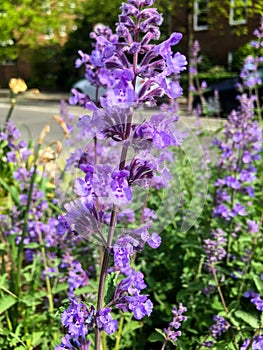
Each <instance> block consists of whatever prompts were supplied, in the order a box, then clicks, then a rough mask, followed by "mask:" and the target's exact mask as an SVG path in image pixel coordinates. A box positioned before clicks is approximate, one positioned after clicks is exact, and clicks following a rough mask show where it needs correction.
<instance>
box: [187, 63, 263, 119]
mask: <svg viewBox="0 0 263 350" xmlns="http://www.w3.org/2000/svg"><path fill="white" fill-rule="evenodd" d="M259 75H260V77H261V78H262V80H263V67H261V68H260V69H259ZM238 83H241V78H240V77H239V76H236V77H233V78H229V79H225V80H222V81H219V82H216V83H214V84H211V85H210V86H208V87H207V89H206V90H205V92H204V93H203V96H204V99H205V101H206V107H207V113H208V114H209V115H220V116H221V117H226V116H228V115H229V113H230V112H231V111H232V110H233V109H237V108H238V106H239V101H238V99H237V97H238V95H240V92H239V91H238V89H237V84H238ZM259 98H260V103H261V106H262V105H263V85H261V86H260V87H259ZM192 107H193V109H194V110H195V109H198V107H201V100H200V97H199V96H198V95H195V96H194V99H193V105H192Z"/></svg>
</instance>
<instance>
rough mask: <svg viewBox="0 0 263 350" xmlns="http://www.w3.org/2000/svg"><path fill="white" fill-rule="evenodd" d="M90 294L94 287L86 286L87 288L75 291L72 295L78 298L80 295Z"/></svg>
mask: <svg viewBox="0 0 263 350" xmlns="http://www.w3.org/2000/svg"><path fill="white" fill-rule="evenodd" d="M90 292H94V287H93V286H92V285H90V284H88V285H87V286H84V287H81V288H77V289H75V291H74V294H75V295H77V296H79V295H81V294H85V293H90Z"/></svg>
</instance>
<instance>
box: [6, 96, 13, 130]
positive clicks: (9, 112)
mask: <svg viewBox="0 0 263 350" xmlns="http://www.w3.org/2000/svg"><path fill="white" fill-rule="evenodd" d="M15 104H16V99H15V98H11V99H10V108H9V111H8V113H7V115H6V118H5V125H6V123H8V122H9V120H10V118H11V116H12V114H13V110H14V108H15ZM4 130H5V129H4Z"/></svg>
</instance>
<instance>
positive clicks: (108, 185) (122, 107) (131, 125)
mask: <svg viewBox="0 0 263 350" xmlns="http://www.w3.org/2000/svg"><path fill="white" fill-rule="evenodd" d="M153 3H154V0H128V1H127V2H125V3H123V4H122V6H121V14H120V16H119V21H118V23H117V25H116V34H114V33H113V32H112V31H111V30H110V29H109V28H107V27H105V26H103V25H97V26H96V27H95V28H94V32H93V33H91V37H92V38H93V39H94V40H95V44H94V48H93V50H92V52H91V54H90V55H88V54H86V53H83V52H82V51H79V55H80V58H78V59H77V61H76V67H77V68H78V67H81V66H83V65H84V67H85V69H86V75H85V77H86V78H87V79H89V80H90V82H91V83H92V84H94V85H95V86H96V87H97V88H99V87H103V88H106V91H105V94H104V96H103V97H101V98H100V107H102V108H99V107H98V106H97V105H96V104H95V103H93V102H92V101H91V99H90V97H89V96H85V95H83V94H80V93H79V92H78V91H76V90H74V91H73V96H72V97H71V98H70V103H72V104H74V105H75V104H79V105H80V106H82V107H84V108H86V109H89V110H90V111H91V112H92V115H91V116H89V115H83V116H82V117H80V119H79V122H78V124H77V126H78V128H79V136H78V140H80V139H84V140H87V142H86V144H85V145H84V148H83V147H82V149H78V150H77V152H76V153H75V154H73V155H72V156H71V157H70V160H69V161H68V163H67V169H69V168H70V166H72V165H73V166H74V167H78V168H79V169H80V170H81V171H82V175H81V176H80V177H78V178H77V179H76V180H75V183H74V193H75V195H76V197H77V198H76V199H74V200H72V201H70V202H68V203H66V204H65V206H64V208H65V214H64V215H63V216H61V217H59V224H58V232H60V234H61V235H65V234H66V232H68V230H71V231H73V232H76V233H78V234H80V235H81V236H82V237H85V238H87V239H89V240H91V239H93V240H94V239H95V240H96V242H99V243H100V244H102V245H103V247H104V257H105V256H107V254H108V252H110V254H112V255H113V258H114V266H113V267H109V266H107V267H106V269H105V267H103V268H104V269H105V271H104V272H105V274H109V273H118V283H117V285H116V287H115V291H114V294H113V297H112V300H110V301H108V302H107V305H102V303H101V302H100V299H103V298H100V293H101V290H99V297H98V305H97V310H96V311H94V313H92V317H91V318H92V324H93V325H94V326H95V327H97V331H101V330H104V331H105V332H107V333H108V334H111V333H113V332H115V331H116V330H117V328H118V323H117V321H116V320H114V319H113V318H112V311H113V308H115V309H120V310H121V311H123V312H131V313H132V314H133V315H134V318H135V319H137V320H141V319H142V318H143V317H144V316H150V314H151V312H152V309H153V304H152V302H151V301H150V299H149V298H148V295H145V294H142V290H144V289H145V288H146V284H145V282H144V276H143V274H142V273H141V272H139V271H136V269H135V268H134V264H132V259H133V258H134V256H135V254H136V253H137V252H139V251H141V250H142V249H143V248H144V246H145V244H148V245H149V246H150V247H152V248H153V249H156V248H158V247H159V245H160V243H161V238H160V236H159V235H158V234H157V233H156V232H150V227H151V221H149V220H150V219H154V218H156V217H155V213H154V211H152V210H149V209H148V208H147V207H144V206H143V205H141V207H143V212H142V213H141V216H140V218H139V220H138V221H139V225H138V226H139V227H137V228H134V227H136V226H135V223H133V229H129V228H127V225H124V223H123V218H124V217H127V215H128V221H133V222H135V217H136V215H135V213H134V212H133V210H132V208H131V207H130V203H131V202H132V200H133V199H134V188H135V186H136V187H140V188H141V189H146V190H147V189H148V188H149V187H151V186H155V187H161V186H164V185H166V184H167V183H168V181H169V180H170V178H171V175H170V173H169V171H168V169H167V167H166V165H165V162H166V161H170V162H171V161H173V157H172V153H171V152H170V151H168V150H167V149H166V148H167V147H169V146H178V145H180V143H181V139H180V137H179V136H178V132H177V130H176V127H175V122H176V121H177V120H178V117H177V116H176V115H175V114H174V113H170V112H169V111H167V110H162V111H161V112H160V113H156V114H154V115H152V116H151V117H150V118H149V120H147V119H146V118H145V116H143V117H141V116H137V114H135V112H134V111H136V113H137V107H138V106H139V105H141V104H143V103H146V102H147V103H148V104H149V105H155V104H156V100H157V98H158V97H160V96H163V95H164V94H166V95H167V96H168V97H170V98H177V97H179V96H181V94H182V88H181V86H180V84H179V74H180V72H181V71H183V70H185V69H186V63H187V62H186V58H185V56H183V55H182V54H180V53H179V52H174V51H173V50H172V47H173V46H175V45H177V44H178V43H179V41H180V40H181V38H182V34H180V33H173V34H172V35H171V36H170V38H168V39H167V40H166V41H164V42H162V43H159V44H158V45H155V44H154V43H152V41H154V40H158V39H159V37H160V31H159V26H160V25H161V23H162V15H161V14H159V13H158V11H157V9H156V8H150V6H151V5H152V4H153ZM168 78H169V79H168ZM130 153H131V154H132V156H130V155H129V154H130ZM141 204H143V203H141ZM119 223H121V228H120V227H119V226H118V224H119ZM112 231H114V232H112ZM113 237H114V239H115V242H114V241H113ZM70 264H71V265H72V271H71V273H70V276H69V277H70V278H69V284H70V290H69V293H70V296H71V298H73V297H74V290H75V288H77V287H79V284H80V283H82V285H83V282H84V283H85V278H84V279H83V277H85V274H83V270H82V268H81V266H80V265H79V264H78V262H76V261H74V260H72V261H70ZM103 275H104V273H102V272H101V276H100V278H101V280H100V282H102V283H100V285H103V280H102V278H103V277H102V276H103ZM102 294H103V293H102ZM72 300H73V299H72ZM72 302H73V303H77V300H76V299H75V298H74V300H73V301H72ZM72 305H73V304H72ZM72 305H71V306H70V309H68V310H66V311H65V315H64V316H65V317H62V324H63V325H64V326H66V327H67V328H68V331H69V336H70V337H72V336H73V335H75V334H73V333H72V331H71V326H70V325H69V322H71V320H72V318H68V315H69V314H70V313H71V312H73V313H74V315H76V316H74V317H75V318H74V317H73V319H74V320H75V319H78V322H79V327H78V329H79V330H81V333H78V334H76V336H77V338H79V337H82V336H83V335H86V334H87V332H88V328H87V326H86V320H87V319H88V320H89V319H90V318H89V317H90V314H89V312H91V311H87V310H88V309H87V307H86V308H85V307H84V306H83V305H81V304H79V303H78V304H74V305H73V306H72ZM79 305H81V306H79ZM79 307H80V310H81V312H82V311H83V308H84V309H85V310H84V311H83V312H84V316H83V314H81V315H82V316H83V317H80V316H79ZM72 308H73V309H72ZM181 309H182V308H181ZM181 309H180V310H179V311H178V312H179V314H178V315H177V316H178V317H179V318H180V317H181V318H182V320H183V319H184V316H180V315H181V313H182V312H183V311H185V310H184V309H182V310H181ZM92 310H93V309H92ZM92 312H93V311H92ZM180 312H181V313H180ZM174 313H176V311H175V310H174ZM65 320H66V321H65ZM68 320H69V321H68ZM83 322H84V324H83ZM88 324H91V323H88ZM169 327H170V328H171V329H172V327H174V328H176V327H177V323H176V321H174V322H173V324H171V325H170V326H169ZM170 328H169V332H170V331H171V330H170ZM171 336H172V337H173V333H171ZM67 339H69V338H67ZM64 341H65V339H64ZM72 341H73V340H72ZM74 341H76V340H74ZM78 341H79V340H78ZM61 346H62V345H61ZM96 346H97V345H96Z"/></svg>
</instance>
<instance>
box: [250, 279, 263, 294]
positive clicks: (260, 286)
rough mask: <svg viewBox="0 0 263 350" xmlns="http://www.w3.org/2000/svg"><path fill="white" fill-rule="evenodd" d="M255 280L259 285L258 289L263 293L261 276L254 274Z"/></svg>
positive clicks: (257, 285)
mask: <svg viewBox="0 0 263 350" xmlns="http://www.w3.org/2000/svg"><path fill="white" fill-rule="evenodd" d="M252 278H253V281H254V283H255V285H256V287H257V290H258V292H259V294H262V291H263V281H262V280H261V279H260V277H259V276H258V275H254V274H253V276H252Z"/></svg>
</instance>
